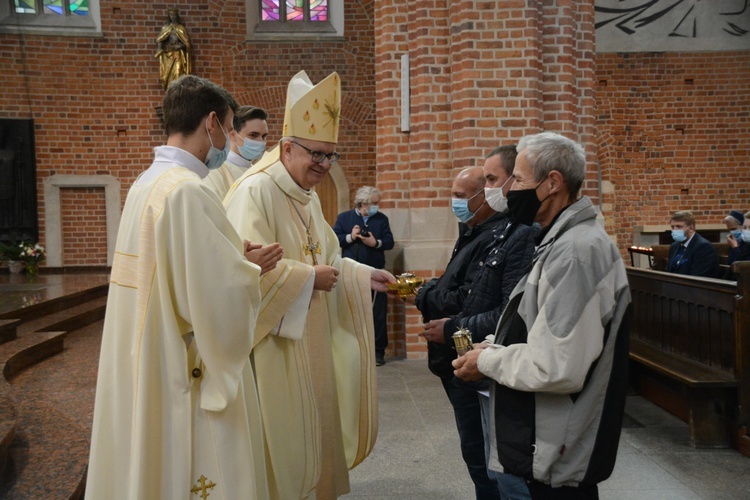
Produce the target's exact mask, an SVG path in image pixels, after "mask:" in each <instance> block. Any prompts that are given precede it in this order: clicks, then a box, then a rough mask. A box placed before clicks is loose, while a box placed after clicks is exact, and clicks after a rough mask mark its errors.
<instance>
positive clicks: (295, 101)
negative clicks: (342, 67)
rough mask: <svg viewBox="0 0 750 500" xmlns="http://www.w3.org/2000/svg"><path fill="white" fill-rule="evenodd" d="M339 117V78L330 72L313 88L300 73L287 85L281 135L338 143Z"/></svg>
mask: <svg viewBox="0 0 750 500" xmlns="http://www.w3.org/2000/svg"><path fill="white" fill-rule="evenodd" d="M340 115H341V79H340V78H339V74H338V73H331V74H330V75H328V77H326V78H325V79H324V80H323V81H321V82H320V83H318V84H317V85H313V83H312V82H311V81H310V78H308V76H307V73H305V72H304V71H300V72H299V73H297V74H296V75H294V77H293V78H292V80H291V81H290V82H289V87H288V88H287V93H286V109H285V110H284V136H285V137H299V138H300V139H310V140H312V141H322V142H332V143H334V144H335V143H337V142H338V140H339V117H340Z"/></svg>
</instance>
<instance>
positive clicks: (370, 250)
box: [333, 186, 393, 366]
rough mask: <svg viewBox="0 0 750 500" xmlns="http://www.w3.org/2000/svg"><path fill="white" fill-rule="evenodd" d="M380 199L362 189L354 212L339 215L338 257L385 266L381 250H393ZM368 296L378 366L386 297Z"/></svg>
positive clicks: (374, 191)
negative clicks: (371, 297)
mask: <svg viewBox="0 0 750 500" xmlns="http://www.w3.org/2000/svg"><path fill="white" fill-rule="evenodd" d="M381 200H382V195H381V193H380V190H379V189H378V188H375V187H372V186H362V187H361V188H359V189H358V190H357V194H356V195H355V196H354V205H355V207H354V209H353V210H348V211H346V212H342V213H340V214H339V216H338V217H337V218H336V224H334V226H333V231H334V232H335V233H336V236H337V237H338V239H339V245H341V254H342V256H343V257H349V258H350V259H353V260H356V261H357V262H361V263H362V264H367V265H368V266H372V267H374V268H375V269H383V268H384V267H385V251H386V250H390V249H392V248H393V234H392V233H391V226H390V224H389V223H388V217H386V215H385V214H384V213H382V212H381V211H380V210H379V208H378V204H379V203H380V201H381ZM372 293H373V294H374V296H373V300H372V319H373V322H374V323H375V364H376V365H377V366H382V365H384V364H385V349H386V348H387V347H388V320H387V316H388V297H387V296H386V294H385V293H383V292H375V291H373V292H372Z"/></svg>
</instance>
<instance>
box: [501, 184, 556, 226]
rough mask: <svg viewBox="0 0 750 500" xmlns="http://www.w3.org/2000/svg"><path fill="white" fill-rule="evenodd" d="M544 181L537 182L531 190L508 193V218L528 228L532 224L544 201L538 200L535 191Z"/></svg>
mask: <svg viewBox="0 0 750 500" xmlns="http://www.w3.org/2000/svg"><path fill="white" fill-rule="evenodd" d="M542 182H544V179H542V180H541V181H539V184H537V185H536V187H535V188H533V189H519V190H517V191H508V197H507V198H508V212H509V213H510V218H511V219H513V220H514V221H516V222H518V223H519V224H525V225H527V226H530V225H532V224H533V223H534V218H536V214H537V212H538V211H539V209H540V208H541V207H542V203H544V200H546V199H547V198H544V200H541V201H540V200H539V198H537V196H536V190H537V188H538V187H539V186H541V185H542Z"/></svg>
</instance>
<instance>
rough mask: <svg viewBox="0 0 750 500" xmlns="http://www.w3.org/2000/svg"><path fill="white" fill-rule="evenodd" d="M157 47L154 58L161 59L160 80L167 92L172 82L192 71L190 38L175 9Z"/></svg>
mask: <svg viewBox="0 0 750 500" xmlns="http://www.w3.org/2000/svg"><path fill="white" fill-rule="evenodd" d="M156 46H157V48H158V49H159V50H158V51H157V52H156V55H155V56H154V57H157V58H158V59H159V79H160V80H161V84H162V87H164V89H165V90H166V88H167V87H168V86H169V83H170V82H171V81H172V80H176V79H177V78H179V77H181V76H182V75H188V74H190V71H191V65H190V38H188V34H187V30H186V29H185V26H183V25H182V21H181V20H180V13H179V11H178V10H177V9H176V8H175V7H172V8H170V9H169V19H168V20H167V22H166V23H165V24H164V26H163V27H162V29H161V33H159V38H157V39H156Z"/></svg>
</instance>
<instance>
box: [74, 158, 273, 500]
mask: <svg viewBox="0 0 750 500" xmlns="http://www.w3.org/2000/svg"><path fill="white" fill-rule="evenodd" d="M159 149H160V148H157V157H158V155H159V153H158V151H159ZM163 149H168V148H163ZM183 153H184V152H183ZM184 154H187V153H184ZM196 161H197V160H196ZM155 165H156V163H155ZM161 168H162V170H161V172H163V173H160V174H158V175H154V172H157V173H158V172H160V171H159V170H158V169H156V170H155V169H154V167H152V169H149V171H147V173H148V174H149V175H146V174H144V177H143V179H149V180H147V181H144V180H143V179H142V182H137V183H136V184H134V185H133V187H132V188H131V190H130V192H129V194H128V197H127V200H126V203H125V208H124V211H123V214H122V220H121V223H120V229H119V234H118V238H117V247H116V253H115V257H114V262H113V266H112V275H111V280H110V288H109V298H108V301H107V312H106V317H105V320H104V330H103V336H102V348H101V359H100V366H99V374H98V382H97V388H96V404H95V409H94V423H93V434H92V440H91V456H90V462H89V469H88V479H87V485H86V497H87V498H92V499H105V498H106V499H108V500H111V499H132V500H136V499H140V500H142V499H165V498H180V499H186V500H187V499H189V498H203V497H202V496H201V495H202V494H203V493H208V494H209V495H210V498H211V499H212V500H213V499H216V500H218V499H226V500H234V499H239V498H242V499H248V498H249V499H264V498H267V497H268V489H267V483H266V476H267V473H266V471H265V461H264V455H265V451H264V448H263V434H262V429H261V426H260V412H259V407H258V400H257V391H256V387H255V380H254V374H253V371H252V367H251V365H250V362H249V355H250V353H251V350H252V346H253V342H254V341H253V330H254V328H255V321H256V315H257V312H258V310H259V308H260V300H261V297H260V288H259V276H260V269H259V268H258V266H256V265H254V264H251V263H249V262H248V261H247V260H246V259H245V258H244V255H243V254H242V242H241V240H240V238H239V237H238V235H237V233H236V232H235V230H234V228H233V227H232V226H231V224H230V223H229V221H228V220H227V219H226V215H225V214H224V210H223V207H222V205H221V204H220V202H219V200H218V198H217V197H216V196H215V195H214V194H213V193H212V192H210V191H209V188H208V187H207V186H205V185H204V184H203V182H202V181H201V180H200V177H199V176H198V175H197V174H196V173H194V172H191V171H190V170H188V169H187V168H184V167H183V166H179V165H174V167H173V168H171V167H170V166H169V165H166V166H165V164H164V162H162V163H161ZM196 495H197V496H196Z"/></svg>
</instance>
